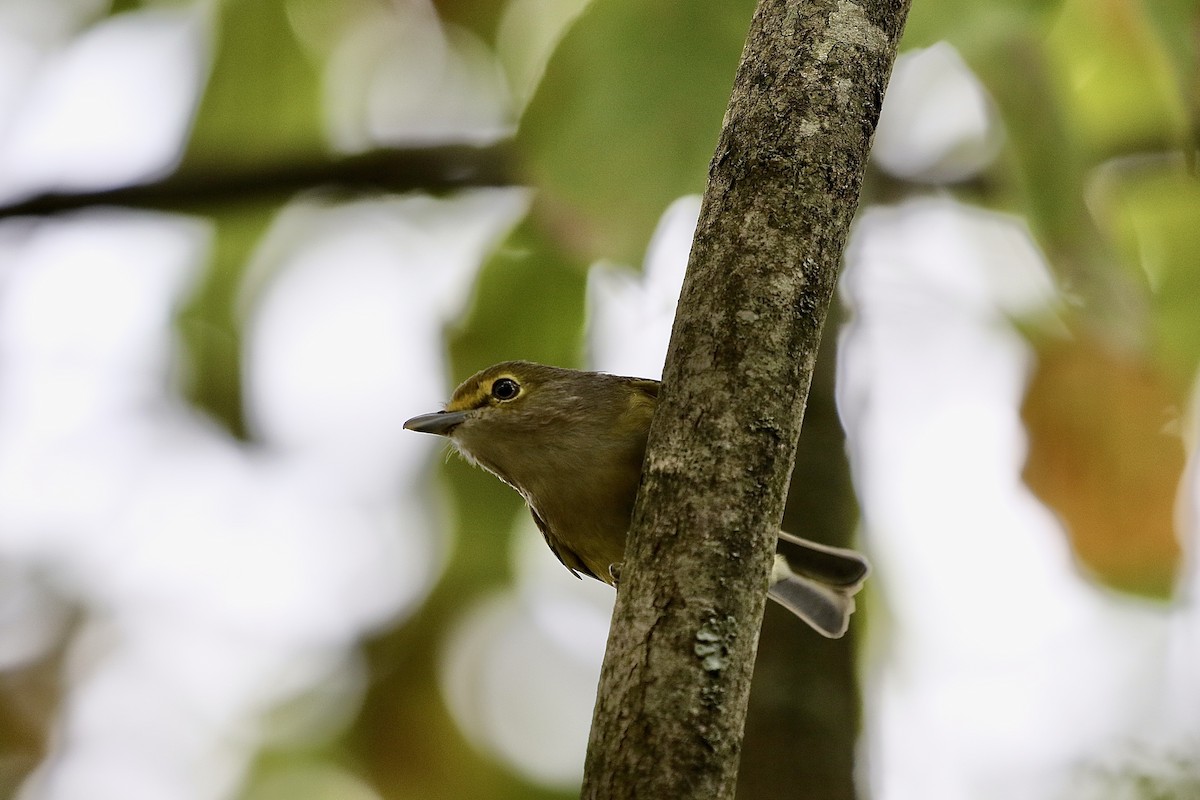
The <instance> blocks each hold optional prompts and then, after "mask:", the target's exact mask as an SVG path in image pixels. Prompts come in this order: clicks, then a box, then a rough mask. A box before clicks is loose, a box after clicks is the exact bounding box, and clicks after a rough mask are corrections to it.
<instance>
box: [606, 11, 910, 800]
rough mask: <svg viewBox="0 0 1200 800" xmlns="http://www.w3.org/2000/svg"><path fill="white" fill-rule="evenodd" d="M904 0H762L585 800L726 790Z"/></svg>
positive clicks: (723, 145) (719, 175)
mask: <svg viewBox="0 0 1200 800" xmlns="http://www.w3.org/2000/svg"><path fill="white" fill-rule="evenodd" d="M908 6H909V3H908V0H859V1H858V2H851V1H850V0H761V1H760V3H759V6H758V9H757V10H756V12H755V15H754V20H753V21H752V23H751V26H750V33H749V36H748V39H747V44H746V48H745V50H744V52H743V54H742V63H741V65H740V67H739V68H738V73H737V77H736V79H735V85H734V88H733V94H732V97H731V99H730V103H729V108H728V111H727V112H726V115H725V122H724V125H723V130H722V132H721V137H720V140H719V142H718V144H717V149H716V154H715V155H714V157H713V160H712V164H711V166H710V169H709V182H708V187H707V189H706V192H705V196H704V205H703V209H702V210H701V214H700V221H699V224H698V226H697V230H696V238H695V241H694V243H693V246H692V254H691V260H690V262H689V265H688V272H687V277H686V279H685V282H684V287H683V292H682V294H681V296H680V300H679V309H678V312H677V314H676V318H675V326H674V330H673V332H672V339H671V347H670V351H669V353H668V356H667V363H666V369H665V371H664V382H663V393H662V399H661V401H660V403H659V406H658V410H657V412H656V414H655V417H654V422H653V425H652V426H651V431H650V444H649V449H648V451H647V456H646V464H645V469H644V481H643V484H642V488H641V492H640V494H639V499H638V505H637V509H636V511H635V513H634V520H633V527H632V530H631V532H630V542H629V546H628V548H627V550H626V561H625V564H624V568H623V572H622V582H621V587H620V590H619V591H618V594H617V607H616V610H615V611H614V614H613V623H612V628H611V631H610V634H609V640H608V651H607V653H606V655H605V660H604V667H603V670H602V674H601V678H600V689H599V696H598V698H597V703H596V712H595V717H594V719H593V723H592V733H591V740H590V742H589V745H588V755H587V762H586V765H585V771H584V786H583V797H584V798H588V799H589V800H592V799H594V798H634V797H646V798H650V797H653V798H659V797H662V798H667V797H669V798H672V799H673V800H686V798H705V800H708V799H709V798H729V797H731V796H732V795H733V790H734V784H735V779H736V776H737V768H738V760H739V755H740V751H741V741H742V736H743V727H744V723H745V717H746V708H747V700H748V697H749V691H750V678H751V675H752V673H753V669H754V657H755V650H756V648H757V642H758V631H759V625H760V623H761V620H762V615H763V607H764V603H765V591H764V590H765V588H766V585H767V576H768V574H769V572H770V569H771V563H772V558H773V554H774V551H775V541H776V535H777V532H778V530H779V523H780V520H781V518H782V515H783V504H784V494H785V491H786V485H787V478H788V475H789V473H790V472H791V469H792V465H793V462H794V458H795V451H796V441H797V437H798V436H799V432H800V423H801V418H802V416H803V411H804V405H805V402H806V399H807V395H808V388H809V384H810V382H811V380H812V374H813V369H814V365H815V363H816V357H817V349H818V346H819V343H820V338H821V329H822V326H823V323H824V320H825V316H826V312H827V310H828V307H829V303H830V299H831V297H832V294H833V289H834V285H835V283H836V279H837V272H838V267H839V265H840V262H841V254H842V249H843V247H844V246H845V242H846V238H847V235H848V232H849V227H850V222H851V220H852V218H853V216H854V213H855V210H856V208H857V205H858V195H859V189H860V187H861V184H862V177H863V171H864V169H865V164H866V159H867V153H868V151H869V148H870V141H871V136H872V135H873V132H874V128H875V123H876V121H877V119H878V114H879V106H880V104H881V102H882V100H883V92H884V88H885V86H886V85H887V79H888V76H889V74H890V72H891V67H892V62H893V60H894V58H895V54H896V45H897V42H898V41H899V38H900V32H901V30H902V29H903V25H904V20H905V17H906V16H907V12H908Z"/></svg>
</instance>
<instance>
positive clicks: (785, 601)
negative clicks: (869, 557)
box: [768, 555, 865, 639]
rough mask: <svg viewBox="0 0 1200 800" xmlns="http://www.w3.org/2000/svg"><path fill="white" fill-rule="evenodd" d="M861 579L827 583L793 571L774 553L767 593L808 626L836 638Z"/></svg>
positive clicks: (843, 628) (850, 610)
mask: <svg viewBox="0 0 1200 800" xmlns="http://www.w3.org/2000/svg"><path fill="white" fill-rule="evenodd" d="M864 563H865V562H864ZM861 585H862V584H861V581H860V582H858V583H855V584H852V585H849V586H837V585H834V586H831V585H829V584H827V583H823V582H821V581H820V580H817V579H815V578H813V577H810V576H808V575H799V574H797V573H796V572H793V571H792V569H791V567H789V566H788V562H787V560H786V559H784V557H783V556H781V555H777V556H775V567H774V569H773V570H772V571H771V586H770V588H769V589H768V596H769V597H770V598H771V599H772V600H774V601H775V602H777V603H779V604H780V605H781V606H783V607H784V608H786V609H787V610H788V611H791V612H792V613H793V614H795V615H796V616H798V617H799V618H800V619H802V620H804V621H805V622H807V623H808V624H809V625H811V626H812V627H813V628H814V629H815V630H816V631H817V633H820V634H821V635H822V636H828V637H829V638H831V639H836V638H838V637H840V636H842V635H843V634H845V633H846V629H847V628H848V627H849V625H850V615H851V614H852V613H854V593H855V592H857V591H858V589H859V587H860V586H861Z"/></svg>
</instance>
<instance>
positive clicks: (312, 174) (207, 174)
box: [0, 144, 517, 219]
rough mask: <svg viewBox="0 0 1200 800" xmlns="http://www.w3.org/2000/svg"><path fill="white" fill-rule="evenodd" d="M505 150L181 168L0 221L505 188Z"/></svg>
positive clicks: (32, 203) (24, 208)
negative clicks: (106, 209) (323, 190)
mask: <svg viewBox="0 0 1200 800" xmlns="http://www.w3.org/2000/svg"><path fill="white" fill-rule="evenodd" d="M511 160H512V156H511V154H510V153H509V147H508V146H507V145H503V144H501V145H494V146H492V147H467V146H445V147H425V148H412V149H394V150H375V151H372V152H369V153H364V154H362V155H358V156H350V157H346V158H337V159H325V158H317V157H314V158H313V159H312V160H311V161H296V162H290V163H286V164H279V165H274V166H265V167H262V168H261V169H258V170H257V171H251V172H246V171H242V170H232V171H230V170H220V169H217V168H206V169H204V170H199V169H195V168H188V167H187V166H186V165H185V166H184V167H183V168H181V169H180V170H179V171H177V172H174V173H172V174H171V175H169V176H167V177H166V178H164V179H163V180H161V181H155V182H152V183H146V184H138V185H133V186H119V187H116V188H112V189H102V190H100V191H94V192H78V193H65V194H44V195H39V196H37V197H31V198H28V199H25V200H20V201H17V202H15V203H11V204H8V205H4V204H0V219H2V218H4V217H17V216H27V215H41V214H57V213H61V212H66V211H75V210H78V209H83V208H91V207H93V206H97V205H116V206H127V207H132V208H153V209H188V208H195V207H197V206H205V205H221V204H225V203H229V202H232V201H235V200H236V201H238V202H249V201H255V200H262V199H264V198H286V197H287V196H289V195H293V194H296V193H298V192H303V191H309V190H312V189H313V188H314V187H318V186H328V187H332V188H333V189H335V190H337V191H343V192H405V191H413V190H417V189H420V190H423V191H427V192H439V191H451V190H454V189H463V188H468V187H474V186H510V185H513V184H514V183H515V182H516V180H517V179H516V178H515V177H514V173H513V169H512V168H511V167H510V162H511Z"/></svg>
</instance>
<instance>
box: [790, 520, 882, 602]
mask: <svg viewBox="0 0 1200 800" xmlns="http://www.w3.org/2000/svg"><path fill="white" fill-rule="evenodd" d="M779 538H780V539H783V540H784V541H785V542H790V543H791V544H794V545H796V547H795V548H788V563H789V564H791V566H792V569H793V570H795V571H796V572H797V573H799V574H801V575H804V576H806V577H809V578H812V579H813V580H816V581H819V582H821V583H824V584H828V585H830V586H844V587H847V588H850V587H857V586H858V585H859V584H861V583H862V582H863V581H865V580H866V579H867V576H868V575H869V574H871V565H870V564H869V563H868V562H867V559H866V558H865V557H864V556H863V555H862V554H861V553H859V552H857V551H855V550H847V549H846V548H844V547H830V546H829V545H827V544H818V543H817V542H810V541H809V540H808V539H804V538H801V537H799V536H797V535H795V534H794V533H788V532H787V531H780V532H779Z"/></svg>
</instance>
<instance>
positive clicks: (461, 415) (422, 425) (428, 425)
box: [404, 411, 467, 436]
mask: <svg viewBox="0 0 1200 800" xmlns="http://www.w3.org/2000/svg"><path fill="white" fill-rule="evenodd" d="M466 418H467V413H466V412H465V411H435V412H434V413H432V414H422V415H421V416H419V417H413V418H412V419H410V420H408V421H407V422H405V423H404V427H405V428H406V429H407V430H410V431H417V432H418V433H435V434H437V435H438V436H445V435H447V434H448V433H450V431H452V430H454V429H455V428H457V427H458V426H459V425H460V424H462V422H463V420H465V419H466Z"/></svg>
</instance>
